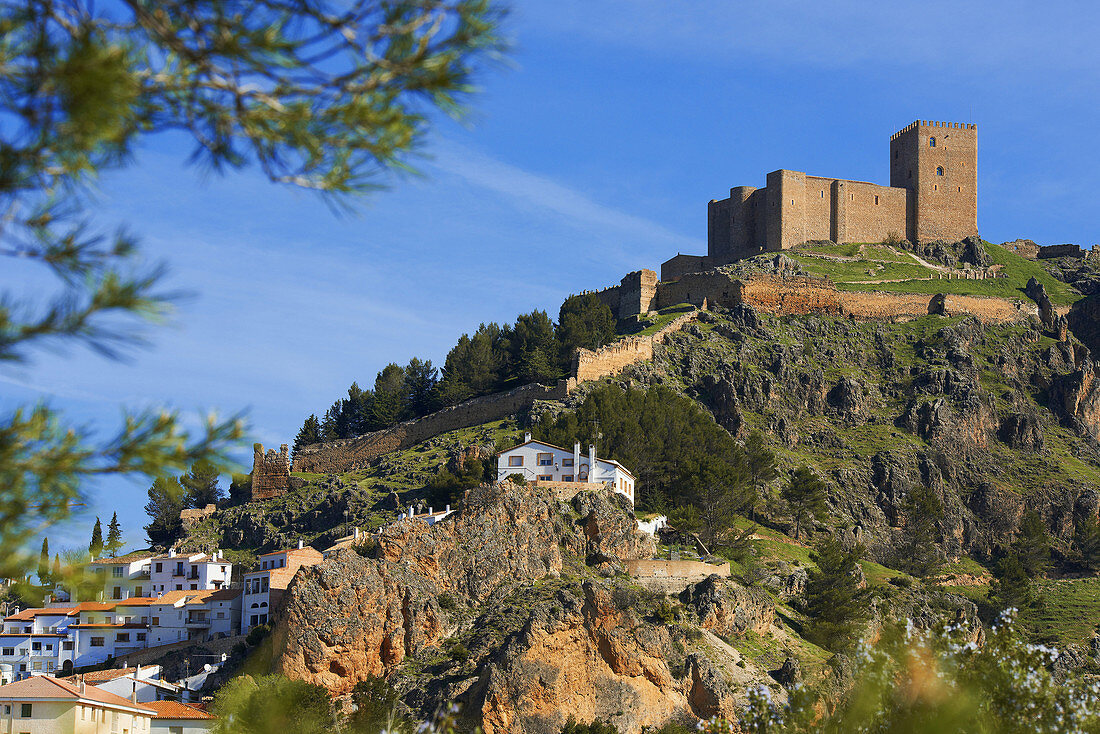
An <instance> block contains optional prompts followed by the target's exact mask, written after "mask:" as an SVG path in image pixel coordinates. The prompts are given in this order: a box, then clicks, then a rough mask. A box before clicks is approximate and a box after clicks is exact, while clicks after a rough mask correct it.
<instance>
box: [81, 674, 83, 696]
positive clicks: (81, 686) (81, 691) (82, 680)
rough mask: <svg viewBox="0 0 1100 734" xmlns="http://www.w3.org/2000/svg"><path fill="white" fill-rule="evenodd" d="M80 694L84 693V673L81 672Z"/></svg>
mask: <svg viewBox="0 0 1100 734" xmlns="http://www.w3.org/2000/svg"><path fill="white" fill-rule="evenodd" d="M80 695H81V696H83V695H84V675H83V674H81V676H80Z"/></svg>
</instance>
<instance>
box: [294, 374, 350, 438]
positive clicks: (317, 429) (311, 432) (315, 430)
mask: <svg viewBox="0 0 1100 734" xmlns="http://www.w3.org/2000/svg"><path fill="white" fill-rule="evenodd" d="M352 386H354V387H358V385H356V384H355V383H354V382H353V383H352ZM315 443H321V422H320V421H319V420H317V416H316V415H314V414H312V413H311V414H310V416H309V417H308V418H306V420H305V423H303V424H302V427H301V428H299V429H298V434H297V435H296V436H295V437H294V446H293V448H292V449H291V450H292V452H293V453H295V454H296V453H298V449H300V448H302V447H303V446H310V445H312V444H315Z"/></svg>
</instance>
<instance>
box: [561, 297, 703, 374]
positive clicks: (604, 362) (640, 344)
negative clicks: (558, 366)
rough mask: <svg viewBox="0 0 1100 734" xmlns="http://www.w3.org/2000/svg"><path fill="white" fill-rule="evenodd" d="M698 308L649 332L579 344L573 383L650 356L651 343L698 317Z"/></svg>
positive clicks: (611, 371)
mask: <svg viewBox="0 0 1100 734" xmlns="http://www.w3.org/2000/svg"><path fill="white" fill-rule="evenodd" d="M698 316H699V312H698V311H691V312H690V313H685V314H684V315H683V316H678V317H676V318H675V319H673V320H672V321H671V322H669V323H668V324H667V325H665V326H664V327H662V328H661V329H660V330H658V331H657V332H656V333H655V334H651V335H649V336H628V337H626V338H624V339H619V340H618V341H616V342H613V343H611V344H608V345H607V346H603V347H600V348H599V349H596V350H594V351H593V350H591V349H584V348H580V349H578V350H577V351H576V352H574V354H573V376H574V378H576V381H577V383H578V384H579V383H581V382H587V381H589V380H598V379H600V378H602V377H607V376H609V375H617V374H619V373H620V372H622V371H623V369H624V368H626V367H627V366H629V365H632V364H637V363H638V362H644V361H646V360H649V359H653V345H654V344H661V343H662V342H664V340H665V339H666V338H668V335H669V334H671V333H673V332H675V331H679V330H680V329H682V328H683V327H684V325H685V324H687V323H688V322H690V321H694V320H695V319H696V318H698Z"/></svg>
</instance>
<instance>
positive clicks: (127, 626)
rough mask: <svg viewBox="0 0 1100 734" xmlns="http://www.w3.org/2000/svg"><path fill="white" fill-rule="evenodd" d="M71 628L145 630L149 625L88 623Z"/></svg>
mask: <svg viewBox="0 0 1100 734" xmlns="http://www.w3.org/2000/svg"><path fill="white" fill-rule="evenodd" d="M71 626H72V627H73V628H74V629H81V630H88V629H100V628H109V629H115V628H117V629H131V630H143V629H146V628H147V627H148V626H149V625H147V624H139V623H137V622H130V623H129V624H123V623H122V622H115V623H114V624H103V623H102V622H101V623H99V624H88V623H87V622H85V623H84V624H74V625H71Z"/></svg>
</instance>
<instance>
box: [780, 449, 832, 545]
mask: <svg viewBox="0 0 1100 734" xmlns="http://www.w3.org/2000/svg"><path fill="white" fill-rule="evenodd" d="M783 499H784V500H785V501H786V502H787V504H788V505H789V506H790V509H791V517H792V518H793V519H794V537H795V540H798V539H799V537H800V536H801V534H802V523H803V521H805V520H808V519H810V518H811V517H812V518H817V519H821V518H823V517H825V516H826V514H827V512H828V508H827V507H826V506H825V482H823V481H821V478H820V477H818V476H817V474H814V472H813V470H811V469H810V468H809V467H806V466H803V467H799V468H798V469H796V470H795V472H794V474H792V475H791V478H790V481H788V482H787V485H786V486H785V487H783Z"/></svg>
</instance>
